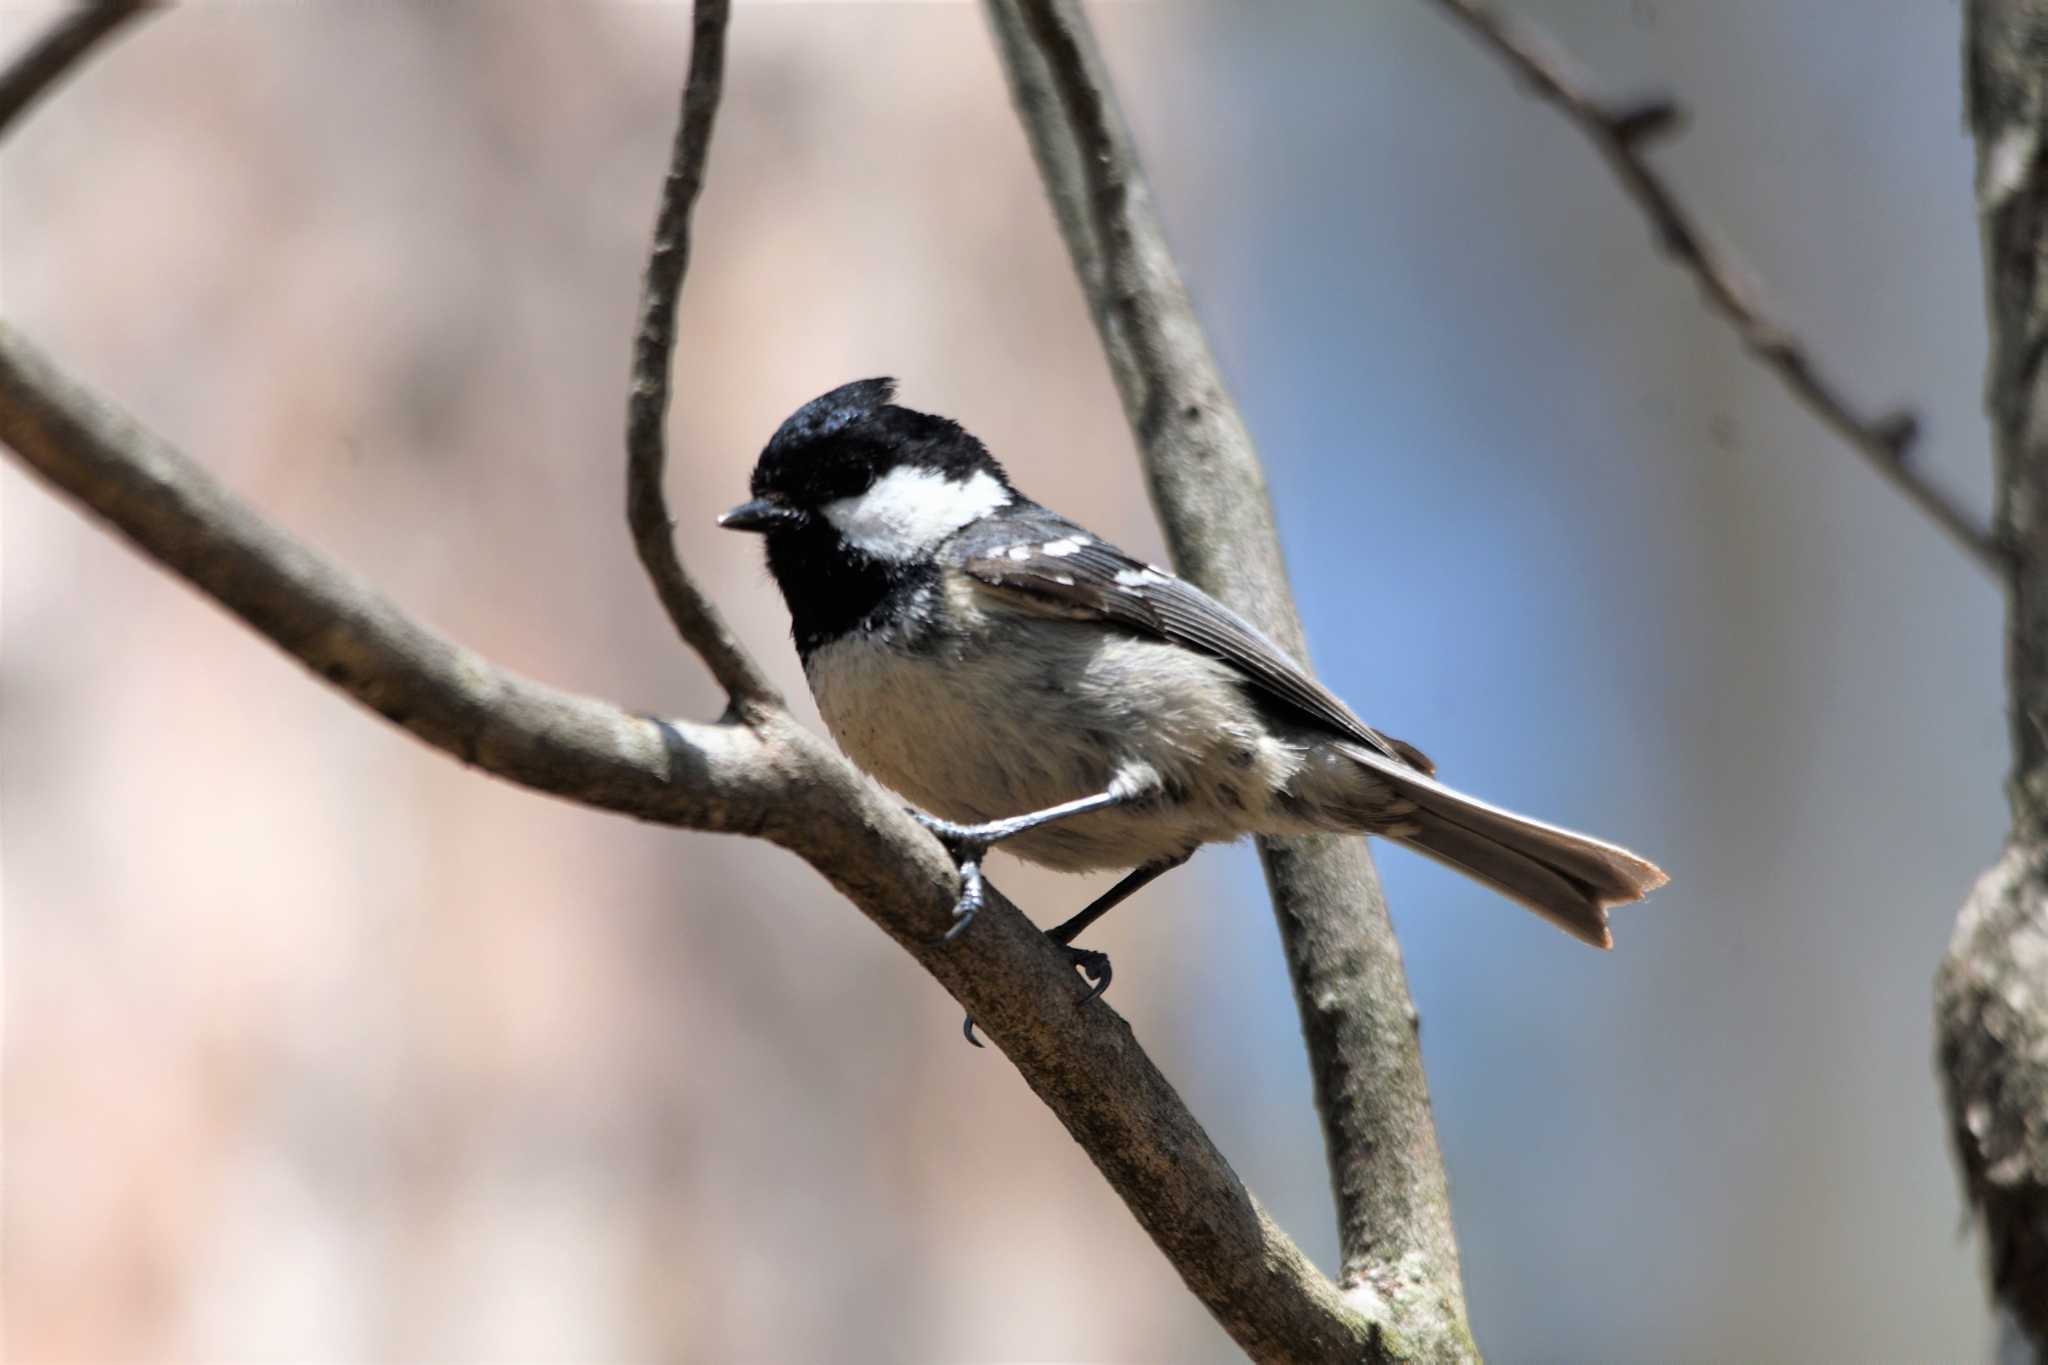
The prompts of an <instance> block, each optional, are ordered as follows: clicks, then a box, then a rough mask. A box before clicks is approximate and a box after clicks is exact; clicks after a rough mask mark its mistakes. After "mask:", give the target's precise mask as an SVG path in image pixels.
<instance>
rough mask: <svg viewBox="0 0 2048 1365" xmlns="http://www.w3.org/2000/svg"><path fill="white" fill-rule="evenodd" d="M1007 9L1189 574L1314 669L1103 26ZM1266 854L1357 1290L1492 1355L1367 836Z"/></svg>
mask: <svg viewBox="0 0 2048 1365" xmlns="http://www.w3.org/2000/svg"><path fill="white" fill-rule="evenodd" d="M988 10H989V13H990V17H991V21H992V24H993V26H994V29H995V32H996V37H997V40H998V43H999V46H1000V48H1001V52H1002V57H1003V62H1004V66H1005V69H1006V71H1007V73H1008V77H1009V81H1010V87H1011V93H1012V95H1013V97H1014V99H1015V101H1016V104H1017V107H1018V112H1019V114H1020V116H1021V118H1022V120H1023V123H1024V126H1025V129H1026V132H1027V133H1028V135H1029V137H1030V140H1031V145H1032V149H1033V151H1034V153H1035V154H1036V156H1037V159H1038V165H1039V170H1040V173H1041V175H1042V177H1043V178H1044V180H1045V183H1046V187H1047V190H1048V192H1049V193H1050V195H1051V198H1052V201H1053V204H1054V208H1055V211H1056V213H1057V215H1058V217H1059V221H1060V226H1061V229H1062V232H1063V233H1064V235H1065V237H1066V241H1067V246H1068V249H1069V252H1070V253H1071V255H1072V256H1073V259H1074V264H1075V268H1076V271H1077V273H1078V274H1079V276H1080V279H1081V282H1082V286H1083V289H1084V291H1085V293H1086V294H1087V297H1088V300H1089V303H1090V306H1091V309H1092V311H1093V313H1094V316H1095V320H1096V325H1097V328H1098V330H1099V331H1100V333H1101V334H1102V338H1103V344H1104V346H1105V349H1106V350H1107V352H1108V355H1109V359H1110V365H1111V369H1112V370H1113V372H1114V374H1115V377H1116V383H1117V388H1118V392H1119V393H1120V394H1121V396H1122V399H1123V405H1124V413H1125V416H1126V417H1127V419H1128V420H1129V421H1130V424H1131V427H1132V430H1133V432H1134V433H1135V435H1136V437H1137V441H1138V445H1139V449H1140V453H1141V455H1142V458H1143V462H1144V468H1145V473H1146V476H1147V479H1148V481H1149V484H1150V487H1151V490H1152V496H1153V501H1154V503H1155V505H1156V506H1157V508H1158V510H1159V513H1160V517H1161V519H1162V521H1163V522H1164V523H1165V527H1166V533H1167V539H1168V542H1169V543H1170V544H1171V546H1172V549H1173V555H1174V560H1175V563H1176V565H1177V566H1178V567H1179V568H1180V570H1181V572H1182V573H1184V574H1186V575H1187V576H1188V577H1189V578H1191V579H1192V580H1193V581H1195V582H1197V583H1199V584H1201V585H1202V586H1203V587H1205V588H1207V589H1208V590H1209V591H1211V592H1213V593H1215V594H1216V595H1217V596H1218V597H1219V598H1221V599H1222V600H1223V601H1225V602H1227V603H1229V604H1230V605H1231V606H1233V607H1235V608H1236V609H1237V610H1239V611H1241V612H1243V613H1244V614H1245V615H1247V616H1248V617H1250V618H1251V619H1252V620H1253V621H1255V622H1257V623H1258V624H1259V625H1260V626H1262V627H1263V628H1265V629H1266V630H1267V631H1268V632H1269V633H1270V634H1271V635H1272V636H1273V637H1274V638H1275V639H1276V640H1277V641H1279V642H1280V644H1281V645H1283V646H1284V647H1285V648H1287V649H1288V650H1290V651H1291V652H1292V653H1293V654H1294V655H1295V656H1296V657H1297V658H1301V659H1306V658H1307V649H1306V642H1305V640H1304V638H1303V635H1302V630H1301V622H1300V618H1299V616H1298V615H1297V614H1296V612H1295V607H1294V601H1293V596H1292V593H1291V591H1290V589H1289V587H1288V583H1287V573H1286V566H1285V564H1284V563H1283V561H1282V558H1281V553H1280V543H1279V536H1278V533H1277V531H1276V529H1275V526H1274V522H1273V513H1272V505H1271V502H1270V500H1269V498H1268V496H1267V493H1266V486H1265V478H1264V474H1263V472H1262V470H1261V467H1260V464H1259V459H1258V454H1257V451H1256V450H1255V449H1254V447H1253V445H1252V441H1251V437H1250V435H1249V433H1248V432H1247V431H1246V429H1245V426H1244V422H1243V419H1242V418H1241V417H1240V416H1239V414H1238V411H1237V408H1236V406H1235V404H1234V403H1233V402H1232V401H1231V399H1230V396H1229V394H1228V392H1227V391H1226V389H1225V387H1224V384H1223V380H1222V377H1221V375H1220V374H1219V373H1218V372H1217V369H1216V363H1215V360H1214V358H1213V357H1212V356H1211V354H1210V352H1209V347H1208V342H1207V340H1206V339H1205V337H1204V334H1203V332H1202V328H1201V324H1200V322H1199V321H1198V320H1197V318H1196V317H1195V312H1194V307H1193V304H1192V303H1191V301H1190V299H1189V297H1188V292H1187V288H1186V286H1185V284H1184V283H1183V282H1182V280H1181V276H1180V271H1179V268H1178V266H1177V265H1176V264H1175V262H1174V259H1173V256H1172V253H1171V250H1170V249H1169V248H1168V246H1167V243H1166V239H1165V235H1164V232H1163V231H1162V229H1161V227H1160V224H1159V221H1158V217H1157V215H1156V213H1155V211H1154V209H1153V207H1152V203H1151V198H1150V193H1149V191H1148V189H1147V187H1146V184H1145V181H1144V177H1143V174H1142V172H1141V170H1140V167H1139V164H1138V160H1137V156H1136V153H1135V151H1134V149H1133V146H1132V142H1131V136H1130V133H1129V130H1128V129H1127V128H1126V127H1125V126H1124V124H1123V121H1122V116H1121V114H1120V112H1119V111H1118V110H1117V108H1116V105H1115V102H1114V99H1113V98H1112V96H1111V95H1110V93H1109V84H1108V76H1107V72H1106V70H1105V68H1104V65H1103V63H1102V60H1101V56H1100V53H1099V52H1098V51H1097V49H1096V46H1095V41H1094V37H1093V34H1092V32H1091V31H1090V29H1089V27H1088V24H1087V21H1086V19H1085V17H1084V16H1083V15H1082V13H1081V11H1080V9H1079V7H1078V5H1076V4H1075V3H1073V2H1072V0H989V3H988ZM1260 855H1261V857H1262V859H1263V860H1264V863H1265V867H1266V875H1267V880H1268V883H1269V885H1270V887H1271V890H1272V893H1273V902H1274V910H1275V915H1276V917H1277V918H1278V920H1279V924H1280V933H1281V940H1282V943H1283V945H1284V947H1285V950H1286V953H1287V959H1288V964H1289V967H1290V970H1291V972H1292V974H1293V979H1294V991H1295V997H1296V1000H1297V1002H1298V1004H1299V1006H1300V1009H1301V1017H1302V1033H1303V1036H1304V1041H1305V1043H1306V1045H1307V1048H1308V1052H1309V1062H1310V1071H1311V1074H1312V1076H1313V1079H1314V1083H1315V1093H1316V1105H1317V1109H1318V1111H1319V1113H1320V1115H1321V1118H1322V1122H1323V1135H1324V1141H1325V1146H1326V1148H1327V1151H1328V1155H1329V1161H1330V1171H1331V1181H1332V1185H1333V1187H1334V1190H1335V1194H1336V1199H1337V1211H1338V1231H1339V1236H1340V1242H1341V1246H1342V1255H1343V1267H1342V1282H1343V1284H1344V1286H1345V1288H1346V1290H1347V1291H1349V1292H1351V1293H1352V1294H1353V1295H1355V1296H1356V1297H1358V1298H1359V1299H1360V1300H1361V1302H1369V1303H1372V1304H1374V1305H1375V1308H1374V1309H1373V1311H1375V1312H1378V1311H1385V1312H1387V1313H1388V1315H1389V1316H1390V1318H1391V1320H1392V1321H1393V1322H1394V1323H1396V1324H1398V1325H1400V1327H1401V1328H1402V1329H1403V1330H1404V1331H1405V1332H1406V1333H1407V1334H1408V1335H1409V1338H1410V1339H1411V1340H1412V1341H1414V1342H1416V1343H1418V1344H1420V1345H1422V1346H1424V1347H1425V1348H1426V1349H1427V1351H1428V1352H1429V1354H1430V1355H1431V1356H1432V1357H1436V1358H1446V1359H1456V1358H1463V1357H1468V1356H1471V1355H1474V1354H1476V1351H1475V1348H1474V1347H1473V1344H1472V1340H1471V1336H1470V1331H1469V1328H1468V1327H1467V1326H1466V1320H1465V1308H1464V1291H1463V1288H1462V1285H1461V1282H1460V1273H1459V1266H1458V1252H1457V1242H1456V1238H1455V1235H1454V1233H1453V1230H1452V1226H1451V1206H1450V1197H1449V1192H1448V1190H1447V1188H1446V1183H1445V1179H1444V1170H1443V1161H1442V1157H1441V1155H1440V1153H1439V1151H1438V1148H1437V1139H1436V1125H1435V1120H1434V1118H1433V1116H1432V1114H1431V1111H1430V1104H1429V1090H1428V1085H1427V1082H1426V1080H1425V1078H1424V1075H1423V1070H1422V1058H1421V1051H1420V1048H1419V1046H1418V1044H1417V1040H1416V1031H1415V1020H1416V1016H1415V1008H1414V1005H1413V1003H1412V1002H1411V1000H1410V998H1409V994H1408V984H1407V978H1406V974H1405V972H1404V970H1403V968H1402V965H1401V955H1400V947H1399V944H1398V943H1397V942H1396V941H1395V938H1394V933H1393V926H1392V924H1391V923H1390V922H1389V920H1388V917H1387V909H1386V901H1385V898H1384V897H1383V895H1382V894H1381V891H1380V887H1379V880H1378V877H1377V875H1376V873H1375V871H1374V868H1373V865H1372V861H1371V858H1370V855H1369V854H1368V853H1367V851H1366V848H1365V841H1364V840H1362V839H1338V838H1333V837H1325V838H1313V839H1287V840H1262V841H1261V842H1260ZM1378 1305H1384V1306H1385V1307H1384V1310H1382V1309H1380V1308H1379V1307H1378Z"/></svg>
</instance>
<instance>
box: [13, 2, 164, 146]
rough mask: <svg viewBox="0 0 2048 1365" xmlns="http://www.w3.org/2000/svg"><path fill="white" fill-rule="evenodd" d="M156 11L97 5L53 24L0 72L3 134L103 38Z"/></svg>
mask: <svg viewBox="0 0 2048 1365" xmlns="http://www.w3.org/2000/svg"><path fill="white" fill-rule="evenodd" d="M152 8H155V6H154V5H152V4H150V3H146V0H97V3H94V4H89V5H80V6H79V7H78V8H76V9H74V10H72V11H71V12H70V13H68V14H66V15H65V16H64V17H63V18H61V19H59V20H57V21H56V22H55V23H54V24H51V25H50V27H49V28H48V29H46V30H45V31H44V33H43V36H42V37H40V38H38V39H37V40H36V41H35V42H34V43H32V44H31V45H30V46H29V47H28V48H27V49H26V50H25V51H23V52H22V53H21V55H19V56H18V57H16V58H15V59H14V60H13V61H11V62H9V63H8V64H7V70H6V71H5V72H4V73H0V131H4V130H6V129H7V128H9V127H11V126H12V125H13V123H14V121H15V120H16V119H18V118H20V117H21V116H22V115H23V114H24V113H26V112H27V111H28V108H29V106H30V105H32V104H34V103H35V102H36V101H37V100H39V99H41V98H42V97H43V96H44V95H45V94H46V93H48V92H49V89H50V87H51V86H53V85H55V84H56V83H57V82H58V81H59V80H60V79H62V78H63V76H64V73H65V72H67V71H69V70H70V69H71V68H72V67H73V66H76V65H77V64H78V62H79V61H80V60H81V59H83V58H84V56H85V54H86V53H88V52H90V51H92V49H93V48H94V47H95V46H97V45H98V44H99V42H100V41H101V40H102V39H104V38H108V37H111V36H112V35H113V33H114V30H116V29H118V28H120V27H121V25H123V24H125V23H127V22H128V21H129V20H130V19H133V18H134V17H135V16H137V15H138V14H140V13H142V11H144V10H146V9H152Z"/></svg>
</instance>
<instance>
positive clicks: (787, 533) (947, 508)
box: [719, 379, 1016, 655]
mask: <svg viewBox="0 0 2048 1365" xmlns="http://www.w3.org/2000/svg"><path fill="white" fill-rule="evenodd" d="M895 389H896V385H895V382H894V381H893V380H889V379H861V380H856V381H855V382H853V383H851V384H842V385H841V386H840V387H838V388H836V389H834V390H832V391H831V392H830V393H828V394H824V395H823V396H821V397H818V398H814V399H812V400H811V401H810V402H808V403H806V404H804V405H803V406H802V407H800V408H798V409H797V410H796V412H794V413H793V414H791V415H790V417H789V419H788V420H787V421H785V422H784V423H783V424H782V425H781V427H779V428H778V429H777V430H776V432H775V435H774V436H773V437H772V438H771V439H770V440H769V442H768V445H767V448H766V449H764V450H763V451H762V452H761V458H760V460H759V461H758V462H757V463H756V464H755V465H754V478H753V485H752V491H753V494H754V496H753V499H752V500H751V501H749V502H745V503H742V504H741V505H740V506H738V507H735V508H733V509H732V511H730V512H727V513H726V514H725V515H724V516H722V517H720V518H719V525H721V526H724V527H727V528H729V529H731V530H736V531H757V532H760V533H762V534H763V535H765V536H766V537H767V541H768V568H769V570H770V572H772V573H773V574H774V575H775V581H776V584H777V585H778V586H780V587H781V589H782V596H783V599H784V600H785V601H786V602H787V603H788V604H789V610H790V617H791V620H792V623H793V625H794V628H795V633H796V640H797V647H798V649H799V651H801V652H802V653H804V654H805V655H808V654H809V653H810V651H811V650H813V649H815V648H817V647H818V646H819V645H820V644H823V643H825V642H826V641H827V640H830V639H832V638H834V637H835V636H837V635H840V634H843V633H845V632H846V631H848V630H851V629H854V628H856V627H863V626H864V627H865V628H869V629H877V628H882V627H883V626H886V625H887V624H889V623H888V622H887V621H886V620H880V619H878V615H877V614H878V613H881V614H882V615H883V616H886V615H887V614H888V613H890V612H892V611H899V610H905V609H907V608H908V607H909V606H910V605H911V604H912V603H913V602H914V601H915V599H916V594H917V592H918V590H919V589H921V588H926V587H929V586H930V585H931V584H932V583H933V582H935V581H936V578H937V572H938V567H937V560H936V557H935V556H936V553H937V551H938V548H939V547H940V546H941V545H943V544H944V543H945V542H946V541H947V540H949V539H951V538H952V537H953V536H954V535H955V534H956V533H958V532H959V531H960V529H961V528H962V527H965V526H967V525H970V524H971V523H973V522H975V521H977V520H979V519H980V518H982V517H985V516H987V515H989V514H990V513H991V512H994V511H996V510H997V509H998V508H1001V507H1006V506H1008V505H1009V504H1010V503H1012V502H1013V501H1015V500H1016V493H1015V492H1014V490H1012V489H1011V487H1010V482H1009V479H1008V478H1007V477H1006V476H1005V475H1004V473H1003V469H1002V466H1001V465H999V464H997V463H996V462H995V459H994V458H993V457H992V456H990V455H989V453H988V451H987V449H986V448H985V447H983V445H982V444H981V442H980V441H977V440H976V439H974V437H972V436H970V435H969V434H968V433H967V432H965V431H964V430H962V429H961V427H960V425H959V424H958V423H957V422H951V421H948V420H947V419H946V418H944V417H934V416H932V415H931V414H929V413H923V412H913V411H911V410H910V409H909V408H899V407H897V406H895V405H894V404H893V403H891V402H890V401H889V399H890V398H891V397H892V396H893V395H894V393H895Z"/></svg>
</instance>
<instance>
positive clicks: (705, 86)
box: [626, 0, 782, 717]
mask: <svg viewBox="0 0 2048 1365" xmlns="http://www.w3.org/2000/svg"><path fill="white" fill-rule="evenodd" d="M726 15H727V0H698V4H697V7H696V10H695V11H694V14H693V20H692V30H691V40H690V74H689V76H688V78H687V79H686V80H685V81H684V82H683V112H682V117H681V119H680V120H679V121H678V122H677V125H676V137H675V144H674V146H673V148H672V149H671V151H670V153H669V167H668V175H667V176H666V178H664V179H663V181H662V185H661V207H660V210H659V212H658V213H657V214H656V216H655V222H654V246H653V249H652V250H651V251H650V252H649V253H648V257H647V274H646V283H645V285H644V286H643V288H642V290H641V298H640V329H639V331H638V332H637V333H636V334H635V336H634V338H633V382H632V387H631V389H630V390H629V392H628V396H627V400H626V452H627V456H626V521H627V523H628V524H629V525H630V526H631V527H632V530H633V545H634V548H635V549H637V550H638V551H639V552H640V562H641V564H643V565H645V566H646V569H647V576H648V577H649V578H651V579H652V580H653V581H654V591H655V593H656V595H657V596H659V597H660V598H661V605H662V606H663V607H664V608H666V609H667V611H668V619H669V620H670V621H671V622H673V623H674V624H675V628H676V631H677V633H679V634H680V635H681V636H682V637H683V639H684V640H685V641H687V642H688V643H689V645H690V647H691V648H692V649H694V650H696V651H697V653H698V654H699V655H701V656H702V657H703V659H704V663H705V666H706V667H708V668H709V669H710V670H711V675H712V676H713V677H714V678H716V679H718V682H719V685H720V686H722V687H723V688H725V690H726V692H727V694H728V695H729V696H730V697H731V698H732V704H733V707H734V708H735V710H736V711H737V712H738V713H739V714H740V715H742V716H748V717H752V716H756V715H759V714H761V713H762V712H764V711H767V710H771V709H773V710H780V709H781V707H782V698H781V696H780V695H779V694H778V693H777V692H776V690H775V687H774V685H773V684H772V683H770V682H769V681H768V677H767V675H766V674H764V673H763V672H762V671H761V667H760V665H759V664H757V663H755V662H754V660H753V657H752V656H751V655H749V654H748V653H747V651H746V649H745V648H744V647H743V646H742V645H741V644H740V642H739V639H738V637H737V636H735V635H734V634H733V633H732V630H731V628H730V627H728V626H727V625H726V624H725V618H724V617H723V616H721V615H720V614H719V611H718V608H717V607H716V606H714V605H713V604H712V602H711V600H710V599H709V598H707V597H706V596H704V594H703V592H702V591H700V590H699V589H698V587H697V585H696V584H695V583H694V582H693V581H691V579H690V576H689V573H688V572H687V571H686V570H685V569H684V568H683V562H682V560H681V558H680V557H679V556H678V555H677V553H676V542H675V518H674V517H672V516H670V515H669V510H668V497H667V495H666V494H665V493H664V492H663V491H662V476H663V474H664V473H665V472H666V471H667V468H668V442H667V440H666V438H665V436H664V434H663V429H662V428H663V424H664V422H665V420H666V418H667V416H668V399H669V367H670V363H671V361H672V360H673V358H674V355H675V345H676V298H677V296H678V294H680V293H681V291H682V287H683V273H684V272H685V271H686V270H688V269H689V265H690V210H691V209H692V208H693V207H694V206H695V205H696V202H697V195H698V192H699V191H701V190H702V189H703V188H704V163H705V159H706V157H708V156H709V154H710V151H711V127H712V124H713V123H714V122H715V121H716V120H717V117H718V97H719V92H720V89H721V87H722V85H723V82H724V78H725V24H726Z"/></svg>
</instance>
